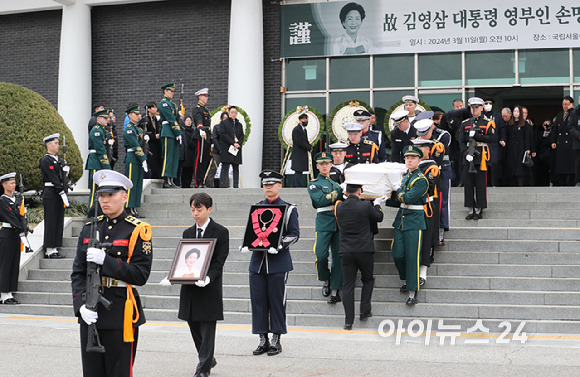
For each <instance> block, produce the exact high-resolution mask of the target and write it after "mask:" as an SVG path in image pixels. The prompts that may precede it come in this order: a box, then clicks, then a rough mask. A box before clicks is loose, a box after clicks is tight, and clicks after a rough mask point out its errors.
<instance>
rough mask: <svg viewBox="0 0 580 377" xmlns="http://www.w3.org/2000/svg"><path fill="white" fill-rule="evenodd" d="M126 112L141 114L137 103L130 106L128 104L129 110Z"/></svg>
mask: <svg viewBox="0 0 580 377" xmlns="http://www.w3.org/2000/svg"><path fill="white" fill-rule="evenodd" d="M125 112H126V113H127V114H130V113H137V114H139V105H137V104H135V103H132V104H130V105H129V106H127V110H125Z"/></svg>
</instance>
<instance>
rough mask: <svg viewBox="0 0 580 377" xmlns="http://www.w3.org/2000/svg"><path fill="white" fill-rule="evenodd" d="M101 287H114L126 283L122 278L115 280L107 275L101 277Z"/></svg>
mask: <svg viewBox="0 0 580 377" xmlns="http://www.w3.org/2000/svg"><path fill="white" fill-rule="evenodd" d="M102 283H103V287H105V288H114V287H127V283H125V282H124V281H122V280H117V279H113V278H110V277H108V276H103V277H102Z"/></svg>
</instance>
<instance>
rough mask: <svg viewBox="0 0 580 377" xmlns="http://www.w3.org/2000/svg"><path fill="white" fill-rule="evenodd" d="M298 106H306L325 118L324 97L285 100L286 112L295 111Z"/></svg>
mask: <svg viewBox="0 0 580 377" xmlns="http://www.w3.org/2000/svg"><path fill="white" fill-rule="evenodd" d="M298 106H308V107H313V108H314V109H316V111H318V112H319V113H320V114H322V117H323V118H325V117H326V114H325V113H326V98H324V97H301V98H286V112H287V113H288V112H290V110H296V108H297V107H298Z"/></svg>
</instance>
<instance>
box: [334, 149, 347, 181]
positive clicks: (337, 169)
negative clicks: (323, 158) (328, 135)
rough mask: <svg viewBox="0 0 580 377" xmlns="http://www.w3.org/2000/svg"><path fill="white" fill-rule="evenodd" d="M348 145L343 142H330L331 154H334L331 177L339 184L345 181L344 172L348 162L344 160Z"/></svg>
mask: <svg viewBox="0 0 580 377" xmlns="http://www.w3.org/2000/svg"><path fill="white" fill-rule="evenodd" d="M346 147H348V145H347V144H345V143H341V142H337V143H334V144H330V154H332V160H333V161H332V167H331V168H330V178H331V179H332V180H333V181H334V182H336V183H338V184H340V183H342V182H344V174H343V173H344V168H345V166H346V162H344V158H345V156H346Z"/></svg>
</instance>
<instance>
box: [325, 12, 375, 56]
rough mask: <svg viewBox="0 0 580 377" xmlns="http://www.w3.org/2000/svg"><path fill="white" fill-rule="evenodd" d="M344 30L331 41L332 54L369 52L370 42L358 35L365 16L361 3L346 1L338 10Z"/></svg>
mask: <svg viewBox="0 0 580 377" xmlns="http://www.w3.org/2000/svg"><path fill="white" fill-rule="evenodd" d="M338 17H339V19H340V23H341V24H342V28H343V29H344V32H343V33H342V35H341V36H340V37H338V38H336V39H335V40H334V41H333V44H332V54H333V55H358V54H368V53H370V52H371V47H372V42H371V40H370V39H367V38H365V37H363V36H361V35H359V31H360V28H361V26H362V24H363V21H364V19H365V17H366V13H365V10H364V8H363V7H362V5H360V4H357V3H348V4H346V5H345V6H344V7H342V9H341V10H340V13H339V15H338Z"/></svg>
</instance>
